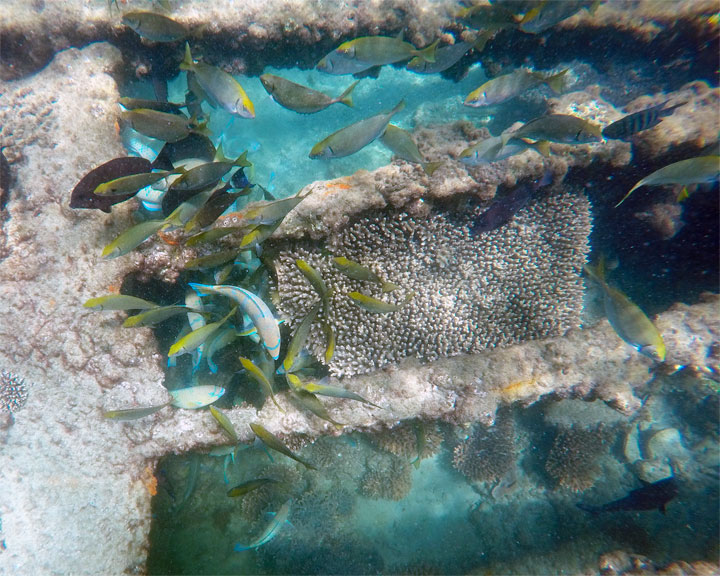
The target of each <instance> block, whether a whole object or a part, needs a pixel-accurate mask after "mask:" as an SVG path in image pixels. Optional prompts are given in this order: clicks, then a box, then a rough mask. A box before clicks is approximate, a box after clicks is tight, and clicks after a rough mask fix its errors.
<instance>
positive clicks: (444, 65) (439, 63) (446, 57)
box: [407, 42, 475, 74]
mask: <svg viewBox="0 0 720 576" xmlns="http://www.w3.org/2000/svg"><path fill="white" fill-rule="evenodd" d="M474 46H475V44H473V43H472V42H458V43H456V44H449V45H447V46H442V47H441V48H438V49H437V51H436V52H435V61H434V62H428V61H427V60H425V59H423V58H420V56H415V58H413V59H412V60H410V62H408V65H407V69H408V70H411V71H413V72H415V73H416V74H435V73H437V72H442V71H443V70H447V69H448V68H450V67H451V66H454V65H455V64H457V63H458V62H459V61H460V59H461V58H462V57H463V56H465V54H467V53H468V52H469V51H470V50H471V49H472V48H473V47H474Z"/></svg>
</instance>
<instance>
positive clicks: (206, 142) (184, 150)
mask: <svg viewBox="0 0 720 576" xmlns="http://www.w3.org/2000/svg"><path fill="white" fill-rule="evenodd" d="M215 154H216V149H215V146H214V145H213V143H212V142H211V141H210V139H209V138H208V137H207V136H205V135H204V134H198V133H197V132H191V133H190V134H188V135H187V136H186V137H185V138H183V139H182V140H178V141H177V142H166V143H165V145H164V146H163V147H162V149H161V150H160V153H159V154H158V155H157V157H156V158H155V160H154V161H153V163H152V167H153V169H156V170H172V169H173V168H174V167H175V164H177V163H178V162H180V161H182V160H189V159H194V160H199V161H205V162H212V160H213V159H214V158H215Z"/></svg>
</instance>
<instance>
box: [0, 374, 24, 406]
mask: <svg viewBox="0 0 720 576" xmlns="http://www.w3.org/2000/svg"><path fill="white" fill-rule="evenodd" d="M27 396H28V392H27V385H26V384H25V380H23V379H22V378H20V376H17V375H16V374H13V373H12V372H6V371H5V370H2V371H0V411H2V410H7V411H8V412H17V411H18V410H20V408H22V407H23V406H24V405H25V402H26V401H27Z"/></svg>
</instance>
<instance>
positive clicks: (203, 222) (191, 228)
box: [185, 184, 249, 234]
mask: <svg viewBox="0 0 720 576" xmlns="http://www.w3.org/2000/svg"><path fill="white" fill-rule="evenodd" d="M228 187H229V184H228V185H225V186H224V187H222V188H219V189H217V190H215V191H214V192H213V194H212V196H210V199H209V200H208V201H207V203H206V204H205V205H204V206H203V207H202V208H200V210H198V211H197V213H196V214H195V216H193V217H192V218H190V220H188V222H187V224H185V232H186V233H188V234H191V233H193V232H195V231H196V230H200V229H201V228H206V227H207V226H210V224H212V223H213V222H215V220H217V219H218V218H219V217H220V216H221V215H222V213H223V212H225V210H227V209H228V208H229V207H230V206H231V205H232V203H233V202H235V200H237V199H238V198H241V197H242V196H246V195H247V190H249V188H245V189H243V190H240V191H238V192H228V190H229V188H228Z"/></svg>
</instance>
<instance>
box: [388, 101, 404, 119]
mask: <svg viewBox="0 0 720 576" xmlns="http://www.w3.org/2000/svg"><path fill="white" fill-rule="evenodd" d="M404 108H405V98H403V99H402V100H400V102H398V103H397V104H395V108H393V109H392V110H390V114H391V115H393V116H394V115H395V114H397V113H398V112H400V111H401V110H403V109H404Z"/></svg>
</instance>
